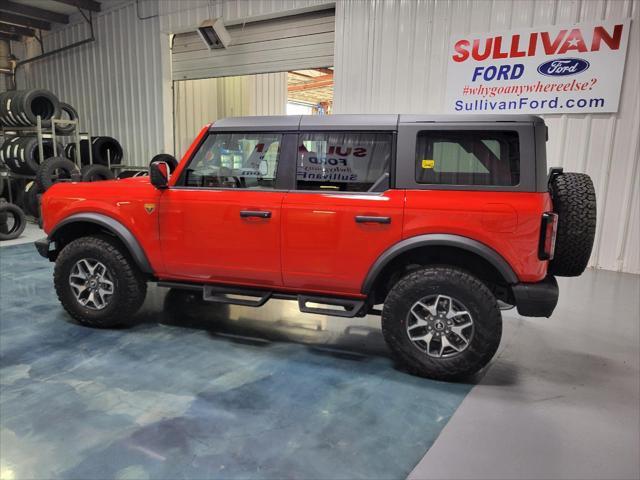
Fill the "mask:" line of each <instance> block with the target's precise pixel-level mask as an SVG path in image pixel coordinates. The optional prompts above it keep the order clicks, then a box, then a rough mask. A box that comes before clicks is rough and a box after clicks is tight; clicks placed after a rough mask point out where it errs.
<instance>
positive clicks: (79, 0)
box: [54, 0, 100, 12]
mask: <svg viewBox="0 0 640 480" xmlns="http://www.w3.org/2000/svg"><path fill="white" fill-rule="evenodd" d="M54 1H55V2H58V3H64V4H65V5H71V6H72V7H78V8H81V9H82V10H91V11H92V12H99V11H100V2H96V1H95V0H54Z"/></svg>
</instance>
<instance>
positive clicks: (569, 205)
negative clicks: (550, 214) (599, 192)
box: [548, 173, 596, 277]
mask: <svg viewBox="0 0 640 480" xmlns="http://www.w3.org/2000/svg"><path fill="white" fill-rule="evenodd" d="M549 191H550V193H551V199H552V201H553V208H554V210H555V212H556V213H557V214H558V232H557V235H556V248H555V254H554V258H553V260H551V262H549V269H548V270H549V273H550V274H552V275H557V276H560V277H577V276H578V275H581V274H582V272H584V270H585V269H586V268H587V264H588V263H589V257H590V256H591V249H592V248H593V240H594V238H595V234H596V191H595V189H594V187H593V182H592V181H591V178H590V177H589V175H586V174H584V173H562V174H560V175H555V176H554V177H553V178H552V179H551V182H550V183H549Z"/></svg>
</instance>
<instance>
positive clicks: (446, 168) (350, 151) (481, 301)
mask: <svg viewBox="0 0 640 480" xmlns="http://www.w3.org/2000/svg"><path fill="white" fill-rule="evenodd" d="M546 140H547V128H546V126H545V124H544V121H543V120H542V119H541V118H539V117H534V116H499V117H498V116H493V117H492V116H467V117H459V116H455V117H450V116H425V115H333V116H303V117H300V116H281V117H248V118H230V119H225V120H220V121H217V122H215V124H213V125H211V126H207V127H205V128H204V129H203V130H202V131H201V132H200V134H199V135H198V137H197V138H196V140H195V141H194V142H193V144H192V146H191V147H190V148H189V150H188V151H187V153H186V154H185V156H184V158H183V159H182V161H181V162H180V163H179V164H178V163H177V162H176V163H173V162H175V160H174V159H173V158H170V159H169V160H172V161H173V162H171V163H172V164H171V165H170V164H169V163H167V162H157V163H152V164H151V167H150V180H149V179H147V178H131V179H125V180H111V181H103V182H98V183H74V182H68V183H58V184H56V185H54V186H53V187H52V188H50V189H49V190H48V191H47V192H46V193H45V194H44V196H43V198H42V217H43V222H44V223H43V228H44V230H45V232H46V233H47V234H48V237H47V238H46V239H43V240H40V241H38V242H37V243H36V246H37V248H38V251H39V252H40V253H41V254H42V255H43V256H44V257H46V258H48V259H49V260H51V261H55V272H54V283H55V288H56V291H57V294H58V297H59V298H60V301H61V302H62V305H63V306H64V308H65V309H66V310H67V311H68V312H69V313H70V314H71V315H72V316H73V317H74V318H75V319H76V320H78V321H79V322H80V323H82V324H86V325H90V326H95V327H109V326H113V325H116V324H121V323H125V322H126V321H127V320H128V318H129V317H130V316H131V315H133V314H134V312H136V310H137V309H138V308H139V307H140V305H141V304H142V303H143V301H144V298H145V294H146V288H147V282H149V281H152V282H157V283H158V284H159V285H160V286H166V287H173V288H183V289H191V290H197V291H199V292H202V296H203V299H204V300H205V301H211V302H223V303H232V304H239V305H247V306H254V307H259V306H261V305H263V304H264V303H265V302H267V301H268V300H269V299H271V298H278V299H291V300H297V302H298V305H299V307H300V310H301V311H303V312H309V313H319V314H323V315H335V316H341V317H354V316H364V315H367V314H379V315H381V316H382V331H383V333H384V337H385V339H386V341H387V343H388V345H389V347H390V349H391V350H392V351H393V353H394V354H395V355H396V357H397V358H398V359H399V360H400V361H401V362H402V364H404V366H405V367H406V368H407V369H408V370H409V371H411V372H413V373H416V374H419V375H422V376H426V377H430V378H437V379H453V378H460V377H463V376H467V375H470V374H473V373H474V372H476V371H478V370H479V369H481V368H482V367H483V366H484V365H486V364H487V363H488V362H489V360H490V359H491V357H492V356H493V355H494V353H495V352H496V349H497V348H498V344H499V343H500V337H501V332H502V319H501V314H500V310H501V309H503V308H509V307H510V306H515V307H516V308H517V309H518V312H519V313H520V314H521V315H524V316H532V317H536V316H547V317H548V316H550V315H551V313H552V312H553V310H554V308H555V306H556V303H557V300H558V286H557V283H556V280H555V277H554V276H558V275H559V276H576V275H580V274H581V273H582V272H583V271H584V269H585V267H586V265H587V262H588V259H589V256H590V253H591V248H592V244H593V238H594V233H595V218H596V201H595V192H594V188H593V184H592V182H591V180H590V178H589V177H588V176H587V175H584V174H578V173H564V172H562V170H561V169H551V171H550V173H548V172H547V161H546V154H545V143H546Z"/></svg>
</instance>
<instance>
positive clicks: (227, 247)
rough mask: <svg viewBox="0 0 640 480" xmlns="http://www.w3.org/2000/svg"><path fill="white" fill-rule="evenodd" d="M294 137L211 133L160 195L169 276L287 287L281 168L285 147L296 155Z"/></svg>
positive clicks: (162, 240) (162, 242)
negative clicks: (282, 254)
mask: <svg viewBox="0 0 640 480" xmlns="http://www.w3.org/2000/svg"><path fill="white" fill-rule="evenodd" d="M295 138H296V135H295V134H286V133H281V132H274V131H266V132H259V131H252V132H232V131H220V132H217V131H213V132H211V133H210V134H209V136H208V137H207V138H205V139H204V141H203V143H202V144H201V145H200V147H199V148H198V150H197V151H196V152H195V154H194V156H193V157H192V159H191V160H190V162H189V164H188V165H186V167H185V168H184V169H183V170H182V172H181V174H180V178H179V179H178V181H177V182H176V184H175V185H173V186H171V187H170V188H169V189H167V190H166V191H164V192H163V194H162V198H161V203H160V236H161V248H162V253H163V258H164V263H165V267H166V270H167V272H166V276H168V277H170V278H180V279H185V280H192V281H204V282H220V283H241V284H244V285H248V284H251V285H255V286H280V285H282V275H281V268H280V260H281V259H280V241H281V238H280V227H281V223H280V222H281V207H282V200H283V198H284V190H283V189H281V188H280V182H281V180H282V179H281V175H280V164H281V159H282V157H283V152H284V151H286V150H287V143H289V144H290V146H289V150H290V151H291V152H293V149H294V148H295V146H294V145H295V144H294V142H295ZM285 176H286V175H285ZM289 177H290V176H289Z"/></svg>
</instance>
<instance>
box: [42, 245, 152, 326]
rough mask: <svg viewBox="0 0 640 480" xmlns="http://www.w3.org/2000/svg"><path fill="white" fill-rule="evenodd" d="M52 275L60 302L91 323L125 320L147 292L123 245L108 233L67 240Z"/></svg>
mask: <svg viewBox="0 0 640 480" xmlns="http://www.w3.org/2000/svg"><path fill="white" fill-rule="evenodd" d="M53 277H54V283H55V287H56V293H57V294H58V298H59V299H60V302H61V303H62V306H63V307H64V308H65V310H66V311H67V312H69V314H70V315H71V316H72V317H73V318H75V319H76V320H77V321H78V322H80V323H82V324H83V325H87V326H90V327H101V328H108V327H114V326H117V325H120V324H124V323H127V321H128V320H129V318H130V317H131V315H133V314H134V313H135V312H136V311H137V310H138V309H139V308H140V306H141V305H142V303H143V302H144V299H145V296H146V294H147V283H146V281H145V279H144V277H143V276H142V274H141V273H140V271H139V270H138V269H137V267H136V266H135V264H133V262H132V260H131V259H130V257H129V255H128V254H127V253H126V252H125V251H124V249H123V248H122V246H120V245H119V244H118V242H117V241H116V240H115V239H112V238H111V237H109V236H107V235H96V236H88V237H82V238H78V239H77V240H74V241H72V242H70V243H69V244H68V245H67V246H65V247H64V248H63V249H62V251H61V252H60V255H59V256H58V258H57V259H56V266H55V269H54V273H53Z"/></svg>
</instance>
